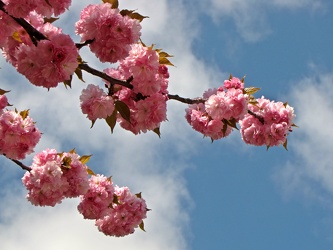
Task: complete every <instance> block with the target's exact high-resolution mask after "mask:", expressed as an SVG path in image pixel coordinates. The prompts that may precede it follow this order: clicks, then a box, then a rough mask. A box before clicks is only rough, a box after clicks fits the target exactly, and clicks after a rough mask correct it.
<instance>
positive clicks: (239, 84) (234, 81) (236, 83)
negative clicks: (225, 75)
mask: <svg viewBox="0 0 333 250" xmlns="http://www.w3.org/2000/svg"><path fill="white" fill-rule="evenodd" d="M224 88H225V89H230V88H234V89H240V90H243V89H244V82H243V81H241V80H239V78H237V77H232V78H231V79H229V80H225V81H224Z"/></svg>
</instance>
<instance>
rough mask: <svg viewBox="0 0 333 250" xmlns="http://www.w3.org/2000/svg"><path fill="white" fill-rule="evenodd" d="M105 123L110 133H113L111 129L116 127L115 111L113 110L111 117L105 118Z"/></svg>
mask: <svg viewBox="0 0 333 250" xmlns="http://www.w3.org/2000/svg"><path fill="white" fill-rule="evenodd" d="M105 121H106V123H107V124H108V125H109V127H110V129H111V133H113V129H114V127H115V126H116V123H117V110H116V109H114V111H113V113H112V115H110V116H108V117H106V119H105Z"/></svg>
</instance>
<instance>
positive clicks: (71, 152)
mask: <svg viewBox="0 0 333 250" xmlns="http://www.w3.org/2000/svg"><path fill="white" fill-rule="evenodd" d="M68 153H70V154H76V151H75V148H73V149H72V150H70V151H69V152H68Z"/></svg>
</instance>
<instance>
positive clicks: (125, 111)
mask: <svg viewBox="0 0 333 250" xmlns="http://www.w3.org/2000/svg"><path fill="white" fill-rule="evenodd" d="M114 106H115V107H116V109H117V111H118V112H119V114H120V115H121V117H122V118H124V119H125V120H126V121H128V122H129V123H131V121H130V116H131V111H130V109H129V107H128V106H127V104H126V103H124V102H122V101H119V100H118V101H116V102H115V103H114Z"/></svg>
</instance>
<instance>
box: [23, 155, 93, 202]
mask: <svg viewBox="0 0 333 250" xmlns="http://www.w3.org/2000/svg"><path fill="white" fill-rule="evenodd" d="M22 182H23V184H24V185H25V187H26V188H27V190H28V195H27V199H28V200H29V201H30V202H31V203H32V204H33V205H36V206H55V205H56V204H57V203H61V201H62V199H64V198H72V197H78V196H80V195H83V194H85V193H86V192H87V190H88V188H89V184H88V172H87V166H86V165H85V164H83V163H82V162H81V161H80V157H79V155H77V154H76V153H75V152H69V153H60V154H59V153H57V151H56V150H55V149H45V150H44V151H42V152H40V153H38V154H37V155H35V156H34V158H33V163H32V166H31V171H29V172H26V173H25V174H24V176H23V178H22Z"/></svg>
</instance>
